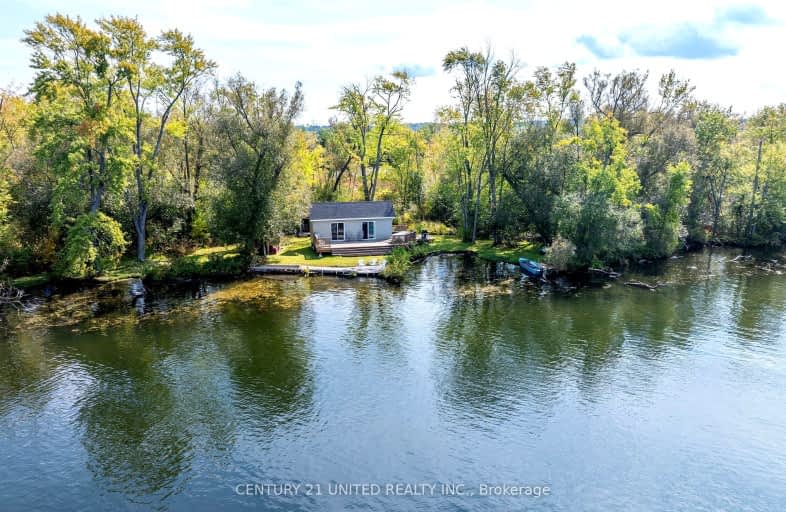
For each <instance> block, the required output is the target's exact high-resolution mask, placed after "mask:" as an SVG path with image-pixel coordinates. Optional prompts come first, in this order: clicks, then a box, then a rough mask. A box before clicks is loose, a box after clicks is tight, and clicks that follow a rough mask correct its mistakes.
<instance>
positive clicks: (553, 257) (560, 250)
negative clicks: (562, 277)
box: [546, 235, 576, 271]
mask: <svg viewBox="0 0 786 512" xmlns="http://www.w3.org/2000/svg"><path fill="white" fill-rule="evenodd" d="M575 256H576V246H575V245H574V243H573V242H571V241H570V240H568V239H567V238H562V237H561V236H559V235H558V236H557V237H556V238H555V239H554V241H553V242H551V245H550V246H548V247H547V248H546V262H547V263H548V264H549V265H551V266H552V267H554V269H555V270H559V271H565V270H568V268H570V265H571V263H572V261H573V258H574V257H575Z"/></svg>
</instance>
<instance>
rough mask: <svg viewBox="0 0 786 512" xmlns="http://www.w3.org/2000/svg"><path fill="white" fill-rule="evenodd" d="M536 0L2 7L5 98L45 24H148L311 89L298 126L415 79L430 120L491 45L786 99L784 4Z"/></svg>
mask: <svg viewBox="0 0 786 512" xmlns="http://www.w3.org/2000/svg"><path fill="white" fill-rule="evenodd" d="M638 4H639V5H640V6H637V2H631V1H600V0H595V1H592V2H569V1H565V0H551V1H548V2H543V1H541V2H528V1H506V0H499V1H487V2H478V1H463V0H454V1H433V2H430V1H426V0H420V1H410V0H404V1H400V0H399V1H395V2H368V1H365V2H353V1H348V0H335V1H324V0H323V1H300V2H298V1H296V0H292V1H265V2H259V1H257V2H254V1H251V0H222V1H207V0H191V1H185V0H184V1H165V0H137V1H135V2H127V1H122V0H102V1H93V0H75V1H69V2H58V1H55V0H48V1H47V0H44V1H32V0H28V1H25V2H22V1H17V0H10V1H9V0H5V1H4V5H3V9H2V12H3V16H2V20H0V55H2V57H1V58H0V86H3V87H5V86H9V85H15V86H17V87H19V88H24V86H26V85H27V84H28V83H29V81H30V79H31V76H32V72H31V70H30V69H29V68H28V56H29V54H28V51H27V49H26V48H25V47H24V45H23V44H21V43H20V41H19V40H20V39H21V37H22V36H23V31H24V30H25V29H26V28H30V27H31V26H32V25H33V24H34V23H35V22H36V21H37V20H40V19H42V18H43V17H44V16H45V15H46V14H48V13H53V12H57V11H59V12H63V13H67V14H70V15H79V16H81V17H82V18H83V19H85V20H89V21H92V20H94V19H95V18H98V17H101V16H106V15H109V14H123V15H129V16H138V17H139V19H140V20H141V21H142V22H143V23H144V24H145V26H146V27H148V29H149V30H150V31H151V32H157V31H159V30H161V29H165V28H170V27H177V28H180V29H181V30H184V31H186V32H190V33H192V34H193V35H194V37H195V39H196V40H197V43H198V44H199V45H200V46H201V47H202V48H204V49H205V51H206V52H207V54H208V55H209V56H210V57H211V58H212V59H213V60H215V61H217V62H218V64H219V75H220V76H221V77H227V76H230V75H232V74H234V73H236V72H242V73H243V74H245V75H247V76H248V77H250V78H251V79H253V80H255V81H256V82H258V83H259V84H260V85H264V86H276V87H287V88H291V87H292V85H293V84H294V82H295V81H298V80H299V81H301V82H303V86H304V91H305V93H306V111H305V112H304V114H303V115H302V116H301V119H300V122H302V123H320V124H321V123H325V122H326V121H327V119H328V118H329V117H330V116H331V115H334V114H335V113H334V112H333V111H332V110H331V109H330V106H331V105H333V104H334V103H335V100H336V96H337V94H338V92H339V90H340V87H341V85H342V84H344V83H348V82H353V81H363V80H365V79H366V78H367V77H373V76H374V75H376V74H379V73H387V72H390V71H392V70H393V69H395V68H401V67H405V68H407V69H409V70H410V71H412V72H413V73H414V74H415V75H416V77H417V79H416V85H415V89H414V91H413V95H412V100H411V102H410V103H409V105H408V106H407V109H406V110H405V117H406V119H407V120H409V121H429V120H431V119H433V117H434V111H435V109H436V108H437V107H439V106H440V105H442V104H445V103H446V102H448V101H449V89H450V85H451V79H450V77H449V76H447V75H445V74H444V73H443V72H442V70H441V67H440V62H441V58H442V57H443V56H444V54H445V53H446V52H447V51H449V50H450V49H453V48H456V47H459V46H463V45H469V46H471V47H477V48H479V47H481V46H483V45H486V44H491V45H492V46H493V47H494V48H495V49H496V51H497V53H498V54H499V55H500V56H501V57H503V58H508V57H509V56H510V53H511V51H513V52H515V54H516V56H517V57H518V58H519V59H520V60H521V61H522V62H523V63H524V64H525V67H524V68H523V70H522V73H521V77H522V78H526V77H527V76H528V75H530V74H531V73H532V70H533V69H534V67H536V66H541V65H546V66H556V65H558V64H560V63H561V62H564V61H566V60H568V61H573V62H576V63H577V65H578V69H579V73H580V75H582V76H583V75H586V74H588V73H589V72H591V71H592V69H593V68H599V69H601V70H603V71H608V72H616V71H619V70H622V69H634V68H637V69H641V70H645V69H648V70H650V72H651V76H652V77H653V79H652V86H653V87H655V85H656V78H657V76H659V75H660V74H661V73H663V72H666V71H668V70H669V69H671V68H673V69H675V70H676V71H677V72H678V74H681V75H683V76H687V77H689V78H691V80H692V81H693V82H694V84H695V85H696V86H697V94H698V95H699V96H700V97H702V98H706V99H709V100H711V101H715V102H719V103H722V104H724V105H730V106H733V107H734V108H735V110H737V111H738V112H751V111H753V110H755V109H756V108H757V107H759V106H761V105H763V104H769V103H778V102H783V101H786V71H784V66H783V65H782V64H781V63H780V62H778V61H777V60H776V56H777V55H778V54H779V52H780V49H781V48H783V47H786V32H785V31H784V28H786V26H785V23H786V6H784V4H782V3H780V2H775V1H772V2H738V1H737V2H735V1H713V2H703V1H686V0H679V1H676V0H659V1H658V2H646V3H643V2H642V3H638Z"/></svg>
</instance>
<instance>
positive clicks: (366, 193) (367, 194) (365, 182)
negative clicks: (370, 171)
mask: <svg viewBox="0 0 786 512" xmlns="http://www.w3.org/2000/svg"><path fill="white" fill-rule="evenodd" d="M360 177H361V178H362V181H363V198H364V199H365V200H366V201H371V195H370V194H371V191H370V190H369V188H368V176H366V164H365V163H364V162H362V161H361V162H360Z"/></svg>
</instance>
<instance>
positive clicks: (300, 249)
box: [12, 235, 541, 288]
mask: <svg viewBox="0 0 786 512" xmlns="http://www.w3.org/2000/svg"><path fill="white" fill-rule="evenodd" d="M237 249H238V247H237V246H234V245H223V246H216V247H204V248H201V249H197V250H196V251H194V252H192V253H191V254H188V255H186V256H182V257H181V258H174V257H169V256H165V255H161V254H153V255H150V256H149V257H148V258H147V261H146V262H145V263H140V262H138V261H137V260H136V258H135V257H133V256H125V257H123V259H122V260H120V263H119V264H118V266H117V268H115V269H114V270H110V271H108V272H106V273H104V274H103V275H101V276H99V277H97V278H96V280H97V281H100V282H111V281H119V280H122V279H131V278H140V277H143V276H145V275H149V274H150V273H151V270H153V269H155V267H158V269H160V270H162V271H163V270H167V269H169V268H170V267H171V266H172V264H173V262H175V261H178V263H179V264H181V265H182V264H184V263H186V264H187V263H194V264H196V265H197V266H200V265H203V264H205V263H207V262H208V260H209V258H210V256H211V255H216V254H220V255H222V256H223V257H224V258H230V257H234V256H235V255H237V254H238V252H237ZM539 249H540V247H539V246H538V245H537V244H533V243H530V242H521V243H520V244H518V245H516V246H514V247H492V245H491V240H478V241H476V242H475V243H474V244H471V243H469V242H462V241H461V239H460V238H458V237H455V236H449V235H434V236H433V240H432V242H431V243H429V244H428V245H427V246H425V247H424V249H423V250H425V251H426V254H432V253H437V252H474V253H475V254H477V255H478V256H479V257H480V258H483V259H486V260H490V261H506V262H508V263H514V264H515V263H518V260H519V257H522V256H523V257H525V258H530V259H533V260H540V259H541V255H540V253H539V252H538V251H539ZM384 258H385V257H384V256H321V257H320V256H318V255H317V254H316V253H315V252H314V251H313V249H311V239H310V238H308V237H287V238H285V239H284V241H283V243H282V247H281V252H280V253H279V254H276V255H274V256H270V257H268V259H267V263H272V264H277V265H314V266H323V267H356V266H357V265H358V260H364V261H365V262H366V264H368V263H370V262H371V260H373V259H376V260H378V261H381V260H383V259H384ZM49 280H50V276H49V275H48V274H46V273H42V274H35V275H31V276H23V277H18V278H16V279H14V280H13V281H12V283H13V285H14V286H16V287H18V288H29V287H32V286H38V285H41V284H44V283H46V282H48V281H49Z"/></svg>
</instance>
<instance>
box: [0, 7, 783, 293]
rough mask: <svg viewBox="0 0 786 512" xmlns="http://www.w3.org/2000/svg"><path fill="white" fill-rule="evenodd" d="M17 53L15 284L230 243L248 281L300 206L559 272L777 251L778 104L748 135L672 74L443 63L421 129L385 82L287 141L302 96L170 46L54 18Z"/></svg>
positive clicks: (460, 59) (171, 37)
mask: <svg viewBox="0 0 786 512" xmlns="http://www.w3.org/2000/svg"><path fill="white" fill-rule="evenodd" d="M24 40H25V42H26V44H27V45H28V47H29V48H30V50H31V66H32V68H33V69H34V70H35V78H34V81H33V83H32V84H31V86H30V89H29V91H26V92H20V91H3V92H2V93H0V261H7V266H6V272H8V273H11V274H24V273H32V272H37V271H42V270H55V271H56V272H58V273H59V274H60V275H62V276H68V277H88V276H92V275H96V274H98V273H101V272H102V271H104V270H106V269H107V268H109V267H111V266H112V265H113V264H114V263H116V262H117V260H118V258H119V257H120V256H121V255H122V254H126V255H127V256H129V257H132V256H134V257H136V258H138V259H139V260H144V259H145V257H146V251H153V252H159V253H160V252H163V253H172V254H174V255H178V256H181V255H183V254H185V253H187V252H189V250H191V249H193V248H195V247H197V246H206V245H210V244H214V243H233V244H238V246H239V247H240V248H241V252H242V253H243V257H242V258H241V259H238V260H237V261H241V262H243V263H245V262H246V261H248V258H249V257H252V256H254V255H259V254H266V253H267V251H268V250H269V249H270V248H271V247H273V246H276V245H277V244H278V242H279V238H280V236H281V235H282V234H286V233H294V232H296V231H297V230H298V229H299V226H300V221H301V219H302V218H303V217H305V216H307V212H308V205H309V204H310V203H311V201H315V200H363V199H390V200H392V201H394V204H395V207H396V211H397V213H398V216H399V217H398V219H397V220H396V222H397V223H407V224H409V225H410V226H412V227H413V228H416V227H417V228H421V227H425V228H427V229H430V230H431V231H438V232H440V233H446V232H452V233H456V234H458V235H459V236H460V237H461V238H463V239H464V241H466V242H474V241H475V240H476V239H479V238H487V239H491V240H492V241H493V243H495V244H507V245H512V244H515V243H518V242H520V241H522V240H524V239H530V240H536V241H539V242H541V243H542V244H544V245H545V246H546V247H547V249H548V250H547V258H548V259H550V260H552V262H553V264H554V265H555V266H558V267H560V268H565V269H567V268H571V267H586V266H591V265H602V264H608V263H613V262H618V261H621V260H624V259H629V258H640V257H648V258H658V257H664V256H667V255H669V254H672V253H673V252H674V251H675V250H677V249H679V248H680V247H683V246H691V245H696V244H706V243H731V244H737V245H746V246H754V245H756V246H759V245H780V244H782V243H783V242H784V240H786V105H779V106H775V107H765V108H762V109H761V110H760V111H759V112H758V113H756V114H755V115H752V116H749V117H744V118H743V117H740V116H738V115H736V114H735V113H734V112H733V111H732V110H731V109H729V108H725V107H722V106H719V105H712V104H708V103H706V102H701V101H699V100H697V99H696V98H695V96H694V92H695V91H694V88H693V87H692V86H691V85H690V83H689V82H688V81H687V80H683V79H680V78H678V77H677V76H676V75H675V74H674V73H673V72H672V73H668V74H666V75H664V76H663V77H661V78H660V80H659V81H658V83H657V84H656V87H655V88H654V89H653V91H657V92H656V93H655V94H653V97H650V95H651V92H650V90H649V89H648V87H649V81H650V79H649V76H648V74H647V73H642V72H639V71H624V72H622V73H619V74H617V75H614V76H612V75H606V74H603V73H601V72H599V71H596V72H594V73H592V74H590V75H589V76H587V77H585V78H583V80H581V86H580V85H579V82H580V80H579V79H578V77H577V76H576V67H575V65H573V64H570V63H566V64H563V65H561V66H558V67H557V68H555V69H548V68H545V67H542V68H537V69H535V70H534V72H533V73H532V74H531V76H529V77H525V76H523V72H522V70H521V66H520V65H519V63H518V61H517V60H516V59H515V58H511V59H509V60H507V61H504V60H500V59H498V58H496V57H495V56H494V54H493V52H492V51H491V50H490V49H486V50H484V51H473V50H470V49H468V48H459V49H456V50H452V51H449V52H447V53H446V55H445V58H444V60H443V63H442V64H443V69H444V71H445V72H446V73H448V74H450V76H451V77H452V78H453V79H454V85H453V87H452V88H451V90H450V91H446V97H445V105H444V106H443V107H441V108H439V109H438V110H437V112H436V115H435V121H434V122H433V123H428V124H421V125H406V124H404V123H403V121H402V115H403V112H404V109H405V108H406V106H407V102H408V100H409V98H410V96H411V95H412V94H413V93H414V92H416V91H415V89H414V87H413V86H414V81H413V79H412V77H411V76H410V75H408V74H407V73H406V72H405V71H403V70H402V71H395V72H393V73H391V74H390V75H386V76H377V77H374V78H373V79H371V80H369V81H367V82H366V83H350V84H348V85H347V86H346V87H344V88H343V89H342V90H341V91H337V99H336V105H335V106H334V112H335V114H336V117H335V118H333V119H331V120H330V123H329V125H327V126H325V127H322V128H318V129H302V128H299V127H297V126H296V124H295V123H296V120H297V117H298V115H299V114H300V113H301V111H302V108H303V93H302V92H301V88H300V85H299V84H296V85H295V87H294V89H293V90H292V91H290V92H288V91H286V90H281V89H275V88H262V87H260V86H258V85H257V84H254V83H253V82H250V81H249V80H247V79H246V78H244V77H242V76H240V75H237V76H235V77H233V78H231V79H229V80H227V81H224V82H218V81H216V80H215V79H213V71H214V70H215V68H216V64H215V63H214V62H212V61H210V60H209V59H208V58H207V57H206V56H205V55H204V53H203V52H202V51H201V50H199V49H198V48H197V46H196V44H195V42H194V41H193V39H192V38H191V37H190V36H188V35H185V34H183V33H181V32H179V31H177V30H167V31H164V32H162V33H161V34H159V35H155V36H152V35H149V34H147V32H146V31H145V30H144V28H143V27H142V26H141V25H140V24H139V22H138V21H137V20H136V19H130V18H122V17H110V18H106V19H101V20H98V21H97V23H96V24H95V25H94V26H91V25H89V24H87V23H85V22H83V21H82V20H80V19H79V18H76V19H75V18H70V17H68V16H64V15H55V16H49V17H47V18H46V19H45V20H43V21H41V22H40V23H38V24H36V26H35V27H33V28H32V29H31V30H29V31H27V32H26V36H25V39H24ZM448 94H449V96H448ZM127 240H128V241H133V243H127V242H126V241H127ZM127 251H130V252H127ZM215 264H216V265H217V266H222V265H229V266H231V267H232V268H228V269H227V272H229V273H232V272H235V271H236V270H237V269H236V268H234V266H236V265H238V263H237V262H233V263H231V264H230V263H229V262H223V261H219V260H216V262H215ZM184 265H185V264H184ZM181 270H182V272H181V273H182V274H184V275H186V274H188V273H189V272H190V271H189V269H188V268H185V267H184V268H183V269H181Z"/></svg>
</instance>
